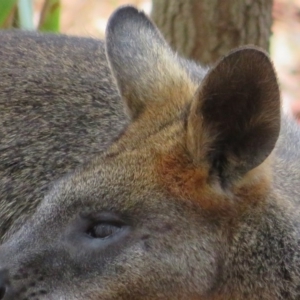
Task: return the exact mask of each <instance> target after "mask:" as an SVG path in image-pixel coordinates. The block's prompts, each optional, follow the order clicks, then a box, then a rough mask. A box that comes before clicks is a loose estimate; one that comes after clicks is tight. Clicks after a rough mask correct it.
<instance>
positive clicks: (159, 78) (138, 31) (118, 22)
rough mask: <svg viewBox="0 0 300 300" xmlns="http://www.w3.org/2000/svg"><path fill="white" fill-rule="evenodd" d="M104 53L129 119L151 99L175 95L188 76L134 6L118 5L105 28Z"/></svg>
mask: <svg viewBox="0 0 300 300" xmlns="http://www.w3.org/2000/svg"><path fill="white" fill-rule="evenodd" d="M106 53H107V58H108V61H109V63H110V66H111V69H112V71H113V74H114V77H115V79H116V81H117V85H118V88H119V91H120V94H121V96H122V98H123V99H124V101H125V104H126V107H127V112H128V114H129V115H130V116H131V117H132V119H135V118H137V117H138V116H139V115H140V114H141V112H142V111H143V110H144V109H145V108H146V107H147V106H148V105H151V103H153V102H163V101H167V100H168V99H169V98H174V95H176V94H177V98H178V95H179V98H180V93H182V91H184V90H186V87H185V86H186V85H188V84H189V79H188V77H187V74H186V72H185V71H184V70H183V68H182V67H181V65H180V63H179V61H178V59H177V58H176V56H175V55H174V54H173V52H172V51H171V49H170V47H169V46H168V45H167V43H166V41H165V40H164V39H163V37H162V36H161V34H160V32H159V31H158V29H157V28H156V27H155V25H154V24H153V23H152V22H151V21H150V20H149V19H148V18H147V17H146V15H145V14H144V13H143V12H140V11H138V10H137V9H135V8H134V7H131V6H125V7H122V8H120V9H118V10H117V11H116V12H115V13H114V14H113V15H112V16H111V18H110V19H109V22H108V26H107V30H106Z"/></svg>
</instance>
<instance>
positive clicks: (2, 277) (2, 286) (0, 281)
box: [0, 270, 9, 300]
mask: <svg viewBox="0 0 300 300" xmlns="http://www.w3.org/2000/svg"><path fill="white" fill-rule="evenodd" d="M8 284H9V280H8V271H7V270H0V300H2V299H4V297H5V295H6V293H7V288H8Z"/></svg>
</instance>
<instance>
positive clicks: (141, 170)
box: [47, 150, 157, 210]
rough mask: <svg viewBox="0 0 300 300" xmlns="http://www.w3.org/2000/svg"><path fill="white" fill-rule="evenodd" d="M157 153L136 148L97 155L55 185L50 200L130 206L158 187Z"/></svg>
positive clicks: (64, 205)
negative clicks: (104, 155)
mask: <svg viewBox="0 0 300 300" xmlns="http://www.w3.org/2000/svg"><path fill="white" fill-rule="evenodd" d="M155 155H156V154H155V153H154V152H153V153H151V151H150V152H148V151H145V150H142V151H141V152H139V151H138V150H135V151H131V152H129V151H128V152H124V153H121V154H119V155H116V156H114V157H103V158H98V159H95V160H94V161H92V162H90V163H89V164H88V165H87V166H86V167H84V168H82V169H80V170H77V171H76V172H75V173H74V174H72V175H71V176H69V177H67V178H65V179H63V180H62V181H61V182H59V183H58V184H57V186H54V188H53V190H52V192H51V193H50V195H49V196H48V199H47V201H48V202H49V203H55V204H56V206H57V207H59V208H60V209H63V210H66V209H67V208H68V207H70V208H72V209H76V208H78V209H81V208H84V209H87V210H89V208H90V209H99V210H103V209H117V210H128V209H129V207H132V206H134V205H135V203H137V202H139V201H140V200H141V201H142V199H143V197H144V196H145V195H146V194H149V193H151V192H152V193H153V191H154V189H155V186H156V183H157V176H156V174H155V168H154V167H155V166H154V162H155Z"/></svg>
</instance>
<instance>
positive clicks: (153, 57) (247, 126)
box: [0, 7, 300, 300]
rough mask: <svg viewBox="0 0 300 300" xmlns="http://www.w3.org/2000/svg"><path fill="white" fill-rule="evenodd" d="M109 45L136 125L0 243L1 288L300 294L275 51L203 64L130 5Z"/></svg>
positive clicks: (77, 294)
mask: <svg viewBox="0 0 300 300" xmlns="http://www.w3.org/2000/svg"><path fill="white" fill-rule="evenodd" d="M105 47H106V55H107V61H106V64H109V66H110V68H111V70H112V74H113V76H114V80H111V84H112V85H113V84H114V83H117V86H118V93H119V94H120V96H121V98H122V99H123V103H124V107H125V110H126V111H127V113H128V115H129V116H130V117H131V122H130V123H129V124H128V126H127V128H126V129H125V130H123V131H122V133H121V134H120V135H119V137H118V139H117V140H115V141H114V143H113V144H112V145H111V146H110V147H109V148H108V149H107V150H106V151H104V152H103V153H99V154H98V155H96V156H95V157H93V158H91V159H90V160H89V161H88V162H86V163H83V164H81V165H80V166H79V167H78V168H76V169H75V170H74V172H72V173H70V174H69V175H67V176H65V177H63V178H62V179H61V180H59V181H58V182H56V183H54V184H53V186H52V188H51V189H50V190H49V192H48V193H47V195H46V196H45V198H44V200H43V201H42V202H41V204H40V206H39V207H38V209H37V212H36V213H35V214H34V215H33V217H32V218H31V219H30V220H29V221H28V222H26V223H24V224H22V225H23V226H22V228H21V229H20V230H19V231H17V232H16V233H14V234H11V236H10V237H9V238H8V239H7V240H6V242H5V243H4V244H2V245H1V247H0V269H2V271H0V291H1V293H2V295H1V294H0V295H1V296H0V299H1V297H2V299H1V300H12V299H14V300H21V299H29V300H35V299H36V298H38V299H39V300H52V299H62V300H65V299H68V300H76V299H86V300H89V299H93V300H94V299H95V300H96V299H101V300H140V299H143V300H162V299H163V300H185V299H189V300H190V299H195V300H271V299H272V300H283V299H285V300H298V299H299V297H300V293H299V291H300V288H299V287H300V251H299V245H300V221H299V215H300V210H299V201H298V199H300V191H299V188H298V183H299V180H300V175H299V174H300V173H299V168H300V165H299V161H300V160H299V154H298V152H299V148H300V142H299V141H300V132H299V129H298V128H296V127H295V126H294V125H293V123H292V121H291V120H288V119H287V118H286V117H284V116H281V112H280V109H281V108H280V105H281V104H280V94H279V89H278V84H277V80H276V74H275V71H274V68H273V66H272V63H271V62H270V59H269V57H268V55H267V54H266V53H265V52H264V51H262V50H260V49H257V48H256V47H252V46H248V47H244V48H240V49H236V50H234V51H232V52H230V53H229V54H228V55H226V56H225V57H223V58H222V59H220V61H218V62H217V63H216V64H215V66H213V67H212V68H211V70H210V71H209V72H206V70H204V69H203V68H201V67H199V66H196V65H195V64H193V63H192V62H189V61H185V60H183V59H181V58H179V57H178V56H177V55H176V54H174V53H173V52H172V51H171V50H170V48H169V47H168V45H167V44H166V43H165V41H164V40H163V38H162V36H161V35H160V33H159V32H158V31H157V29H156V28H155V26H154V25H153V24H152V23H151V21H150V20H149V19H148V18H147V17H146V16H145V15H144V14H143V13H141V12H139V11H137V10H136V9H134V8H132V7H125V8H121V9H120V10H118V11H116V13H115V14H114V15H113V16H112V17H111V19H110V21H109V24H108V29H107V35H106V42H105ZM100 76H104V75H103V74H100ZM105 78H106V77H105ZM115 96H116V95H115ZM280 126H281V127H280ZM103 130H104V131H105V129H103ZM105 133H107V132H106V131H105ZM103 134H104V133H103ZM293 142H294V143H296V144H294V143H293ZM292 184H293V185H292Z"/></svg>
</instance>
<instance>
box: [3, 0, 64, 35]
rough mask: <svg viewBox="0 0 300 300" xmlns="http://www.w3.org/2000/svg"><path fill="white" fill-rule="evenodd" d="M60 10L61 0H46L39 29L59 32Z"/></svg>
mask: <svg viewBox="0 0 300 300" xmlns="http://www.w3.org/2000/svg"><path fill="white" fill-rule="evenodd" d="M0 1H1V0H0ZM60 10H61V4H60V0H45V3H44V6H43V10H42V13H41V18H40V22H39V26H38V29H39V30H41V31H51V32H58V31H59V26H60Z"/></svg>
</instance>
